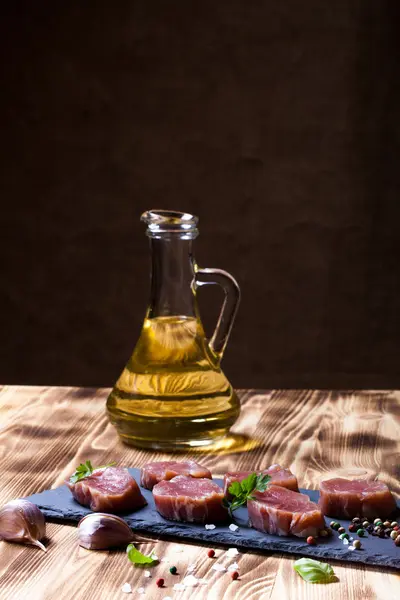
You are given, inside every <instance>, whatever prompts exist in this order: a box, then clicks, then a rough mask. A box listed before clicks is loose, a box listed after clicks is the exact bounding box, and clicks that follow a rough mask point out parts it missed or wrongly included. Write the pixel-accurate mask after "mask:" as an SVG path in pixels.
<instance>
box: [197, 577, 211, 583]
mask: <svg viewBox="0 0 400 600" xmlns="http://www.w3.org/2000/svg"><path fill="white" fill-rule="evenodd" d="M197 581H198V584H199V585H208V581H207V579H204V578H202V579H198V580H197Z"/></svg>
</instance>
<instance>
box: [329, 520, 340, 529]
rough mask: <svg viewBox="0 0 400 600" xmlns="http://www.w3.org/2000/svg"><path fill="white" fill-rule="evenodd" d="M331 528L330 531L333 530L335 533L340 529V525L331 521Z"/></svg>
mask: <svg viewBox="0 0 400 600" xmlns="http://www.w3.org/2000/svg"><path fill="white" fill-rule="evenodd" d="M331 527H332V529H334V530H335V531H337V530H338V529H339V527H340V523H338V522H337V521H332V523H331Z"/></svg>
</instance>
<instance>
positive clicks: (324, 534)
mask: <svg viewBox="0 0 400 600" xmlns="http://www.w3.org/2000/svg"><path fill="white" fill-rule="evenodd" d="M319 535H320V536H321V537H328V535H329V533H328V532H327V530H326V529H321V531H320V532H319Z"/></svg>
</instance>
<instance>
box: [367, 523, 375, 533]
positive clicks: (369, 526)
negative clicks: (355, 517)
mask: <svg viewBox="0 0 400 600" xmlns="http://www.w3.org/2000/svg"><path fill="white" fill-rule="evenodd" d="M367 531H368V533H372V532H373V531H374V526H373V525H368V527H367Z"/></svg>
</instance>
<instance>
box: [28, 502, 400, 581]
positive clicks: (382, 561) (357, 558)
mask: <svg viewBox="0 0 400 600" xmlns="http://www.w3.org/2000/svg"><path fill="white" fill-rule="evenodd" d="M38 506H39V508H40V509H41V510H42V512H43V514H44V515H45V517H47V518H49V519H60V518H61V519H62V520H63V521H65V520H66V519H65V518H62V517H60V514H62V513H60V511H58V512H57V511H55V510H52V509H46V508H45V507H42V506H41V505H38ZM81 518H82V515H79V516H76V517H74V516H72V515H71V516H69V517H68V519H67V520H68V521H69V522H75V523H77V522H78V521H80V520H81ZM126 521H127V522H128V524H129V525H130V526H131V527H132V528H133V529H134V531H135V532H143V533H149V534H154V533H155V534H159V535H166V536H168V537H173V538H178V539H181V540H187V541H205V542H214V543H218V544H221V545H223V546H227V545H229V546H231V547H235V548H246V549H247V550H255V551H257V552H259V551H265V552H277V553H279V554H282V553H283V554H295V555H299V556H300V555H301V556H308V557H310V558H325V559H328V560H336V561H342V562H352V563H361V564H365V565H369V566H374V565H375V566H385V567H391V568H394V569H396V570H400V559H399V560H397V559H393V558H391V557H390V556H386V555H384V554H377V555H372V556H371V555H367V556H366V555H363V554H362V551H356V550H354V551H350V550H347V551H346V550H345V549H343V551H342V552H343V555H342V554H339V552H337V555H336V556H333V552H332V549H325V548H322V547H318V546H308V545H307V544H306V543H305V544H304V546H301V547H296V546H293V545H290V543H289V544H288V547H287V548H285V546H283V545H282V540H279V541H276V542H274V541H270V540H266V541H265V543H264V544H263V545H262V546H256V545H255V544H254V540H247V539H246V538H244V537H240V535H241V534H234V533H232V534H228V533H227V532H225V531H224V532H223V533H220V532H214V531H213V530H210V529H208V530H207V529H204V531H202V530H199V531H198V532H197V534H196V535H192V534H189V535H188V532H187V530H186V529H184V528H182V529H180V528H177V527H175V528H174V533H171V531H169V530H170V529H171V525H170V524H169V523H168V524H165V525H159V524H157V523H153V524H152V526H151V529H150V528H149V524H148V523H146V522H143V521H137V520H131V519H130V518H129V517H128V518H126ZM285 541H286V540H285ZM388 543H390V542H389V540H388Z"/></svg>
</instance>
